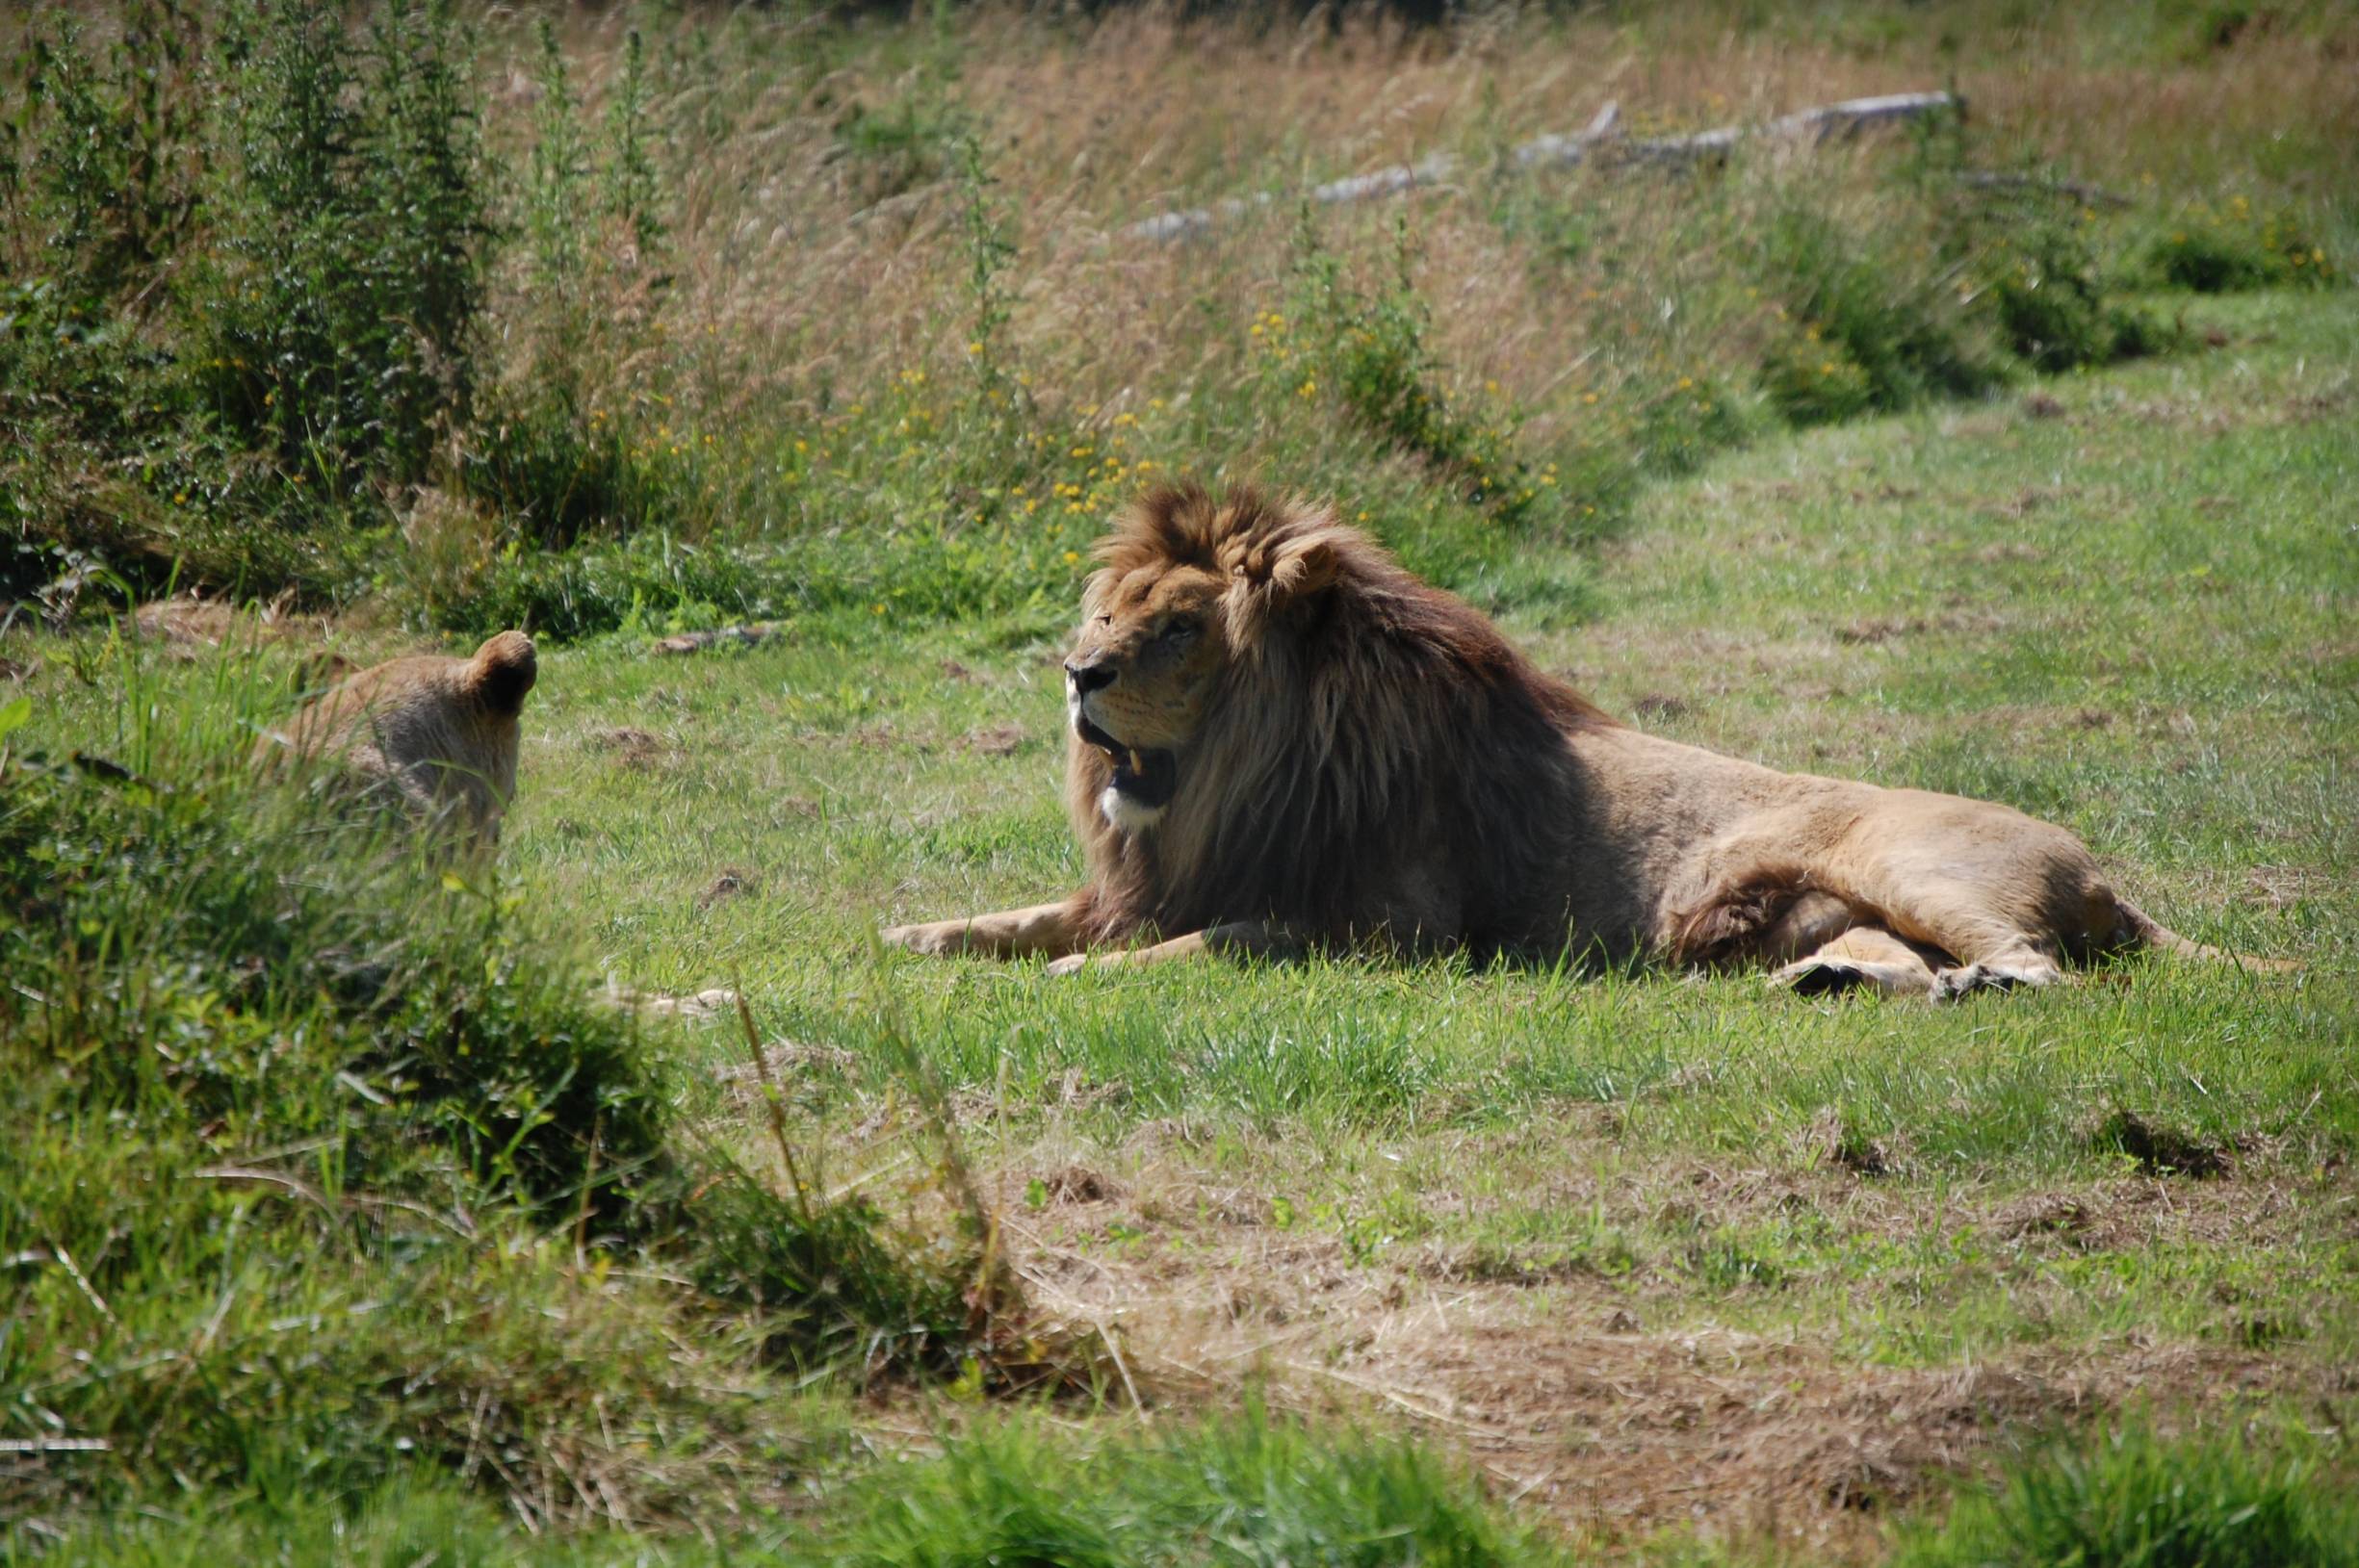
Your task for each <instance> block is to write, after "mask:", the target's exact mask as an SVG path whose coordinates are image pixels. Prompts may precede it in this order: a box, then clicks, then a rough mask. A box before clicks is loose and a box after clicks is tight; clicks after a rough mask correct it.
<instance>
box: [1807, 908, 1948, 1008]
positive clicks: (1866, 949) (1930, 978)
mask: <svg viewBox="0 0 2359 1568" xmlns="http://www.w3.org/2000/svg"><path fill="white" fill-rule="evenodd" d="M1946 958H1947V955H1946V954H1941V953H1936V952H1933V951H1931V949H1927V948H1922V947H1919V946H1917V945H1916V944H1915V943H1913V942H1907V941H1903V940H1902V939H1901V938H1898V937H1895V936H1894V935H1893V934H1892V933H1891V932H1889V931H1886V930H1884V929H1883V927H1881V926H1854V927H1852V928H1851V929H1850V930H1849V931H1846V932H1844V933H1843V934H1842V935H1841V936H1839V937H1837V938H1834V939H1833V940H1832V941H1830V942H1828V943H1826V944H1824V945H1823V946H1821V947H1820V948H1819V949H1818V950H1817V951H1815V952H1813V953H1810V954H1808V955H1807V956H1805V957H1802V958H1799V959H1796V960H1795V961H1794V962H1793V963H1791V964H1786V965H1785V966H1784V967H1782V968H1779V969H1776V970H1774V971H1772V973H1771V974H1770V984H1771V985H1773V986H1783V987H1785V988H1786V989H1788V990H1792V991H1793V992H1794V993H1795V994H1796V995H1799V996H1828V995H1833V994H1836V993H1838V992H1842V991H1847V990H1879V991H1881V992H1883V993H1884V994H1885V995H1887V996H1923V997H1929V998H1930V997H1932V996H1934V995H1936V994H1937V993H1938V988H1939V980H1940V975H1941V973H1942V967H1941V965H1942V961H1943V960H1945V959H1946Z"/></svg>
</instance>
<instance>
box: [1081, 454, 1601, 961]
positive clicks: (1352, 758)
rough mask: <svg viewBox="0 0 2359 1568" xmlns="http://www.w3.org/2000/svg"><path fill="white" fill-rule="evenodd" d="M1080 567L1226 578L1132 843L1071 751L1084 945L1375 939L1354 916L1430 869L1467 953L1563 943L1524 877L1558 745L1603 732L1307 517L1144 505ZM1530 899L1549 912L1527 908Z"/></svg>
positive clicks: (1319, 517) (1421, 590) (1565, 772)
mask: <svg viewBox="0 0 2359 1568" xmlns="http://www.w3.org/2000/svg"><path fill="white" fill-rule="evenodd" d="M1098 555H1099V559H1100V560H1101V562H1102V564H1103V567H1104V569H1105V572H1106V573H1107V574H1110V575H1111V576H1112V577H1113V578H1120V577H1122V576H1124V575H1127V574H1128V573H1130V572H1133V571H1136V570H1137V569H1139V568H1140V567H1143V566H1152V565H1155V564H1157V563H1165V564H1169V565H1183V564H1184V565H1194V566H1198V567H1201V568H1204V569H1205V570H1207V571H1211V572H1214V573H1217V574H1219V575H1221V576H1223V577H1224V578H1228V580H1229V584H1230V586H1229V587H1228V589H1227V590H1226V592H1225V593H1224V595H1223V597H1222V599H1221V601H1220V613H1221V618H1222V621H1223V623H1224V630H1225V633H1226V641H1227V645H1228V648H1229V650H1230V658H1229V663H1228V666H1227V668H1226V670H1225V672H1224V674H1223V676H1222V678H1221V682H1220V685H1219V688H1218V690H1217V693H1216V695H1215V697H1214V699H1213V701H1212V703H1211V705H1210V707H1209V708H1208V710H1207V713H1206V717H1205V723H1204V725H1203V726H1202V728H1201V729H1200V730H1199V732H1198V733H1197V734H1196V736H1195V738H1194V740H1193V741H1192V742H1191V744H1190V745H1189V746H1188V748H1187V749H1186V751H1185V752H1184V754H1183V755H1182V756H1181V757H1180V761H1179V765H1180V785H1179V789H1178V793H1177V795H1176V797H1175V799H1174V801H1173V803H1172V806H1171V808H1170V810H1169V811H1168V813H1167V814H1166V816H1165V818H1164V820H1163V821H1162V822H1161V823H1160V824H1159V825H1158V826H1157V827H1156V828H1155V829H1154V831H1151V832H1148V833H1144V834H1138V835H1126V834H1124V833H1122V832H1120V831H1118V830H1117V829H1115V828H1114V827H1113V826H1111V825H1110V824H1108V823H1107V821H1106V820H1105V819H1104V817H1103V816H1102V814H1101V812H1100V810H1099V806H1098V800H1099V797H1100V795H1101V793H1102V791H1103V790H1104V788H1105V787H1106V784H1107V779H1108V767H1109V764H1108V762H1107V760H1106V758H1105V757H1104V756H1103V755H1102V753H1101V752H1099V751H1098V750H1097V749H1096V748H1094V747H1091V746H1088V745H1085V744H1082V743H1081V742H1080V741H1079V740H1078V739H1075V740H1072V741H1071V742H1070V744H1069V749H1068V754H1067V763H1066V773H1067V795H1068V804H1069V807H1070V810H1071V812H1072V816H1073V823H1074V828H1075V831H1076V834H1077V835H1079V837H1080V840H1081V843H1082V845H1083V847H1084V850H1085V852H1086V855H1087V857H1088V861H1089V885H1088V887H1087V889H1086V890H1085V892H1084V894H1083V896H1082V905H1081V909H1080V912H1079V913H1080V914H1081V919H1082V924H1083V926H1084V928H1085V929H1086V930H1087V931H1088V932H1089V933H1090V934H1091V935H1092V936H1093V937H1094V938H1098V939H1101V940H1126V939H1128V938H1133V937H1135V936H1137V935H1139V934H1141V933H1143V932H1146V931H1150V930H1153V931H1159V932H1162V933H1164V934H1171V933H1177V932H1185V931H1194V930H1199V929H1202V928H1204V927H1205V926H1209V925H1213V924H1216V923H1218V922H1221V921H1227V920H1251V919H1273V920H1278V921H1282V922H1284V923H1286V924H1287V925H1289V926H1290V927H1292V928H1294V929H1295V930H1296V931H1298V932H1299V933H1301V934H1302V935H1304V936H1306V937H1311V938H1322V939H1335V940H1347V939H1352V938H1361V937H1366V936H1369V935H1375V934H1376V933H1374V932H1372V931H1371V930H1370V929H1369V927H1370V925H1371V924H1372V923H1384V922H1385V921H1386V920H1387V918H1389V917H1388V916H1386V915H1384V914H1381V913H1376V914H1372V913H1371V912H1382V911H1384V910H1385V909H1386V905H1385V903H1384V900H1385V899H1387V897H1389V896H1391V894H1390V892H1389V889H1391V888H1394V887H1397V886H1398V885H1399V877H1398V874H1397V870H1396V868H1397V867H1398V866H1399V865H1400V864H1401V863H1402V862H1403V861H1404V860H1405V859H1408V858H1411V857H1414V858H1416V859H1418V860H1420V861H1425V862H1427V863H1430V864H1433V865H1435V866H1438V867H1440V868H1443V869H1442V872H1441V879H1442V881H1443V882H1445V883H1446V884H1447V886H1444V887H1438V888H1437V889H1436V893H1437V899H1438V901H1439V902H1440V903H1441V904H1444V905H1446V906H1448V907H1451V908H1454V909H1455V910H1456V911H1457V912H1458V916H1459V917H1458V921H1457V930H1456V932H1455V934H1454V935H1455V936H1457V937H1458V938H1461V939H1463V940H1464V941H1465V943H1466V944H1467V945H1468V946H1471V947H1474V948H1476V949H1478V950H1481V949H1486V948H1495V947H1501V946H1516V945H1521V944H1524V943H1526V942H1528V941H1530V940H1532V939H1534V938H1536V937H1537V936H1539V935H1540V934H1541V933H1547V934H1549V935H1551V936H1552V937H1553V938H1555V939H1558V940H1561V939H1562V938H1563V936H1564V913H1563V909H1562V907H1561V905H1562V897H1563V895H1562V892H1561V890H1555V891H1552V890H1551V879H1549V878H1547V877H1545V876H1535V875H1534V874H1533V872H1534V868H1536V867H1543V866H1554V865H1559V864H1562V863H1563V862H1564V861H1565V858H1566V855H1567V853H1568V826H1567V822H1568V814H1569V813H1568V812H1567V810H1566V806H1567V804H1568V802H1570V801H1575V800H1578V799H1579V790H1580V782H1579V780H1578V778H1577V777H1576V776H1575V774H1576V770H1575V766H1574V763H1573V761H1572V758H1571V756H1570V754H1569V752H1568V748H1567V746H1566V733H1567V732H1568V731H1570V730H1572V729H1575V728H1577V727H1579V726H1584V725H1598V726H1603V725H1611V724H1612V723H1613V722H1614V721H1612V720H1611V719H1609V718H1608V717H1606V715H1605V714H1604V713H1602V712H1601V711H1599V710H1598V709H1597V708H1596V707H1594V706H1593V705H1592V704H1591V703H1589V702H1588V701H1587V700H1586V699H1584V698H1583V697H1581V696H1580V695H1579V694H1578V693H1576V692H1575V691H1573V690H1572V688H1570V687H1569V686H1568V685H1566V684H1565V683H1564V682H1562V681H1556V680H1554V679H1552V678H1550V677H1549V676H1547V675H1545V674H1543V673H1542V672H1541V671H1540V670H1538V669H1536V668H1534V667H1533V665H1532V664H1531V663H1530V662H1529V661H1528V660H1527V659H1525V658H1524V657H1523V656H1522V655H1520V654H1518V653H1517V652H1516V650H1515V649H1514V648H1513V647H1512V646H1510V645H1509V643H1508V642H1507V640H1506V639H1505V638H1504V637H1502V636H1501V635H1500V634H1499V632H1498V631H1497V630H1496V629H1495V628H1493V627H1492V626H1491V623H1490V621H1489V620H1488V619H1486V618H1485V617H1484V616H1483V615H1482V614H1481V613H1480V612H1479V611H1477V610H1475V609H1474V608H1473V607H1472V606H1470V605H1468V604H1465V602H1464V601H1462V600H1460V599H1458V598H1456V597H1455V596H1453V595H1451V594H1448V593H1445V592H1443V591H1441V590H1439V589H1437V588H1434V587H1431V586H1428V585H1427V584H1425V583H1423V582H1420V581H1419V580H1417V579H1416V578H1413V577H1412V576H1411V575H1410V574H1409V573H1408V572H1406V571H1405V570H1403V569H1402V568H1401V566H1400V565H1399V564H1398V563H1397V562H1396V561H1395V560H1394V559H1393V558H1392V556H1391V555H1390V554H1389V553H1387V552H1386V551H1385V550H1384V549H1383V548H1382V547H1381V546H1379V545H1377V544H1376V543H1375V542H1374V541H1373V540H1371V539H1369V538H1368V537H1367V536H1366V535H1365V534H1363V533H1361V532H1360V531H1359V530H1357V529H1355V528H1351V527H1346V526H1344V525H1343V524H1341V523H1340V522H1338V521H1337V520H1336V518H1335V514H1334V512H1333V511H1332V510H1330V509H1329V508H1327V507H1324V506H1317V505H1312V504H1309V503H1308V502H1304V501H1298V500H1293V499H1289V498H1276V497H1271V496H1267V495H1264V494H1262V493H1259V492H1257V491H1254V490H1251V489H1241V490H1236V491H1231V493H1230V494H1229V495H1227V496H1226V497H1225V498H1223V499H1221V500H1220V501H1215V500H1214V499H1213V498H1212V497H1211V496H1210V495H1208V494H1207V493H1206V492H1205V491H1204V490H1202V489H1200V488H1197V487H1193V486H1188V487H1180V488H1173V489H1166V490H1163V491H1160V492H1157V493H1156V494H1154V495H1151V496H1149V497H1147V498H1146V499H1145V500H1143V501H1141V502H1140V503H1139V504H1137V505H1136V506H1135V507H1133V508H1132V509H1131V510H1130V511H1129V513H1128V515H1127V516H1126V517H1125V518H1124V519H1123V520H1122V521H1121V522H1120V523H1119V524H1118V525H1117V526H1116V527H1115V529H1114V530H1113V531H1112V532H1111V533H1110V534H1109V535H1108V536H1107V537H1106V538H1105V539H1104V540H1102V542H1101V543H1100V545H1099V547H1098ZM1307 576H1315V578H1317V583H1316V584H1315V585H1311V586H1308V587H1307V586H1306V583H1305V582H1304V581H1302V580H1297V579H1300V578H1305V577H1307ZM1612 869H1613V868H1611V867H1599V868H1598V870H1599V871H1600V872H1603V873H1607V874H1610V873H1611V871H1612ZM1551 898H1553V899H1555V900H1557V903H1558V907H1556V908H1553V909H1550V908H1542V907H1541V906H1542V904H1543V903H1544V902H1546V901H1547V900H1549V899H1551ZM1388 934H1389V935H1390V936H1392V937H1393V938H1396V939H1409V940H1413V939H1414V938H1415V937H1416V935H1417V933H1415V932H1413V931H1401V930H1393V931H1391V932H1389V933H1388Z"/></svg>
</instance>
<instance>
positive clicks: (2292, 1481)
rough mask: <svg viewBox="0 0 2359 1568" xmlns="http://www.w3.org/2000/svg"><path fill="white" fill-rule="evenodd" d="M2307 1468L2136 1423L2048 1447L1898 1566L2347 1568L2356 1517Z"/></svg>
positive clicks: (2230, 1441)
mask: <svg viewBox="0 0 2359 1568" xmlns="http://www.w3.org/2000/svg"><path fill="white" fill-rule="evenodd" d="M2348 1496H2349V1494H2348V1493H2347V1492H2339V1491H2338V1490H2337V1489H2336V1488H2335V1487H2334V1486H2333V1485H2332V1484H2331V1482H2330V1481H2329V1480H2328V1479H2327V1478H2325V1477H2323V1476H2321V1475H2320V1474H2319V1473H2318V1469H2317V1467H2316V1465H2315V1464H2314V1463H2313V1462H2312V1461H2310V1460H2309V1459H2307V1458H2305V1457H2303V1456H2301V1455H2297V1454H2291V1453H2280V1454H2274V1455H2272V1454H2267V1453H2263V1452H2257V1451H2256V1450H2255V1449H2254V1448H2253V1447H2252V1446H2250V1445H2249V1444H2248V1443H2247V1442H2245V1441H2243V1440H2242V1439H2240V1438H2237V1437H2234V1436H2222V1435H2210V1436H2199V1437H2190V1438H2180V1439H2169V1438H2165V1437H2163V1436H2161V1435H2159V1434H2158V1433H2156V1432H2155V1431H2154V1430H2153V1428H2152V1427H2148V1426H2145V1425H2143V1424H2133V1425H2129V1426H2125V1427H2120V1428H2118V1429H2116V1430H2114V1431H2112V1432H2109V1433H2107V1434H2105V1435H2103V1436H2102V1437H2099V1438H2098V1439H2096V1440H2095V1441H2094V1442H2093V1443H2088V1444H2087V1445H2076V1444H2072V1443H2068V1442H2062V1441H2060V1442H2056V1443H2053V1444H2051V1445H2049V1446H2048V1447H2046V1448H2044V1449H2041V1450H2039V1451H2037V1452H2034V1453H2032V1454H2031V1455H2029V1456H2027V1457H2026V1458H2025V1459H2023V1460H2022V1461H2021V1462H2019V1463H2017V1464H2015V1465H2014V1466H2012V1467H2010V1469H2009V1472H2008V1473H2007V1475H2006V1477H2005V1478H2004V1479H2003V1480H2002V1481H2001V1482H2000V1483H1999V1485H1998V1487H1997V1488H1996V1489H1995V1490H1994V1491H1993V1492H1991V1493H1990V1494H1988V1495H1986V1496H1980V1495H1978V1496H1969V1497H1967V1498H1965V1499H1963V1500H1962V1501H1960V1502H1959V1504H1957V1509H1956V1510H1955V1512H1954V1513H1953V1514H1952V1515H1951V1517H1950V1519H1949V1521H1948V1522H1947V1524H1946V1525H1944V1526H1943V1527H1942V1528H1941V1529H1938V1530H1935V1531H1931V1532H1930V1533H1921V1534H1919V1535H1918V1536H1916V1538H1915V1539H1913V1540H1910V1541H1908V1542H1907V1543H1906V1544H1905V1545H1904V1547H1903V1549H1902V1551H1901V1553H1900V1555H1899V1556H1898V1558H1897V1561H1898V1562H1899V1563H1900V1564H1901V1565H1902V1568H1949V1565H1952V1564H1956V1565H1958V1568H1963V1565H1965V1564H1968V1563H1972V1564H1976V1565H1978V1568H1980V1565H1983V1564H1995V1565H2002V1568H2046V1565H2048V1564H2052V1563H2076V1564H2081V1565H2084V1568H2199V1565H2200V1568H2265V1565H2268V1568H2276V1565H2279V1564H2290V1563H2303V1564H2306V1565H2309V1568H2345V1565H2348V1564H2353V1563H2359V1512H2355V1511H2354V1510H2353V1509H2352V1507H2351V1506H2350V1504H2349V1502H2348Z"/></svg>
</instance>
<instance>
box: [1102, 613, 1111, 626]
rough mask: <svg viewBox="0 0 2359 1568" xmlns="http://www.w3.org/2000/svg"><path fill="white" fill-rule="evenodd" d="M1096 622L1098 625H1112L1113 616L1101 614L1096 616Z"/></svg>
mask: <svg viewBox="0 0 2359 1568" xmlns="http://www.w3.org/2000/svg"><path fill="white" fill-rule="evenodd" d="M1098 624H1099V625H1100V626H1112V625H1113V624H1114V617H1112V616H1111V615H1101V616H1099V617H1098Z"/></svg>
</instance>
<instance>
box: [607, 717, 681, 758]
mask: <svg viewBox="0 0 2359 1568" xmlns="http://www.w3.org/2000/svg"><path fill="white" fill-rule="evenodd" d="M590 744H591V745H593V746H596V747H597V748H599V749H600V750H601V751H608V752H612V753H613V754H614V760H615V761H616V762H617V763H619V764H620V765H622V766H623V767H627V768H633V769H639V768H650V767H653V766H655V765H656V763H657V762H659V761H661V760H662V759H663V758H665V757H667V756H669V755H671V753H673V752H674V751H676V750H678V748H677V747H675V746H674V745H673V744H672V743H671V742H670V741H668V740H666V739H664V738H663V737H662V736H661V735H659V734H657V733H655V732H654V731H652V730H641V729H639V728H637V727H636V726H635V725H628V724H626V725H622V726H620V727H618V728H616V729H612V730H601V731H599V732H598V733H596V734H594V735H592V736H590Z"/></svg>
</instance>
